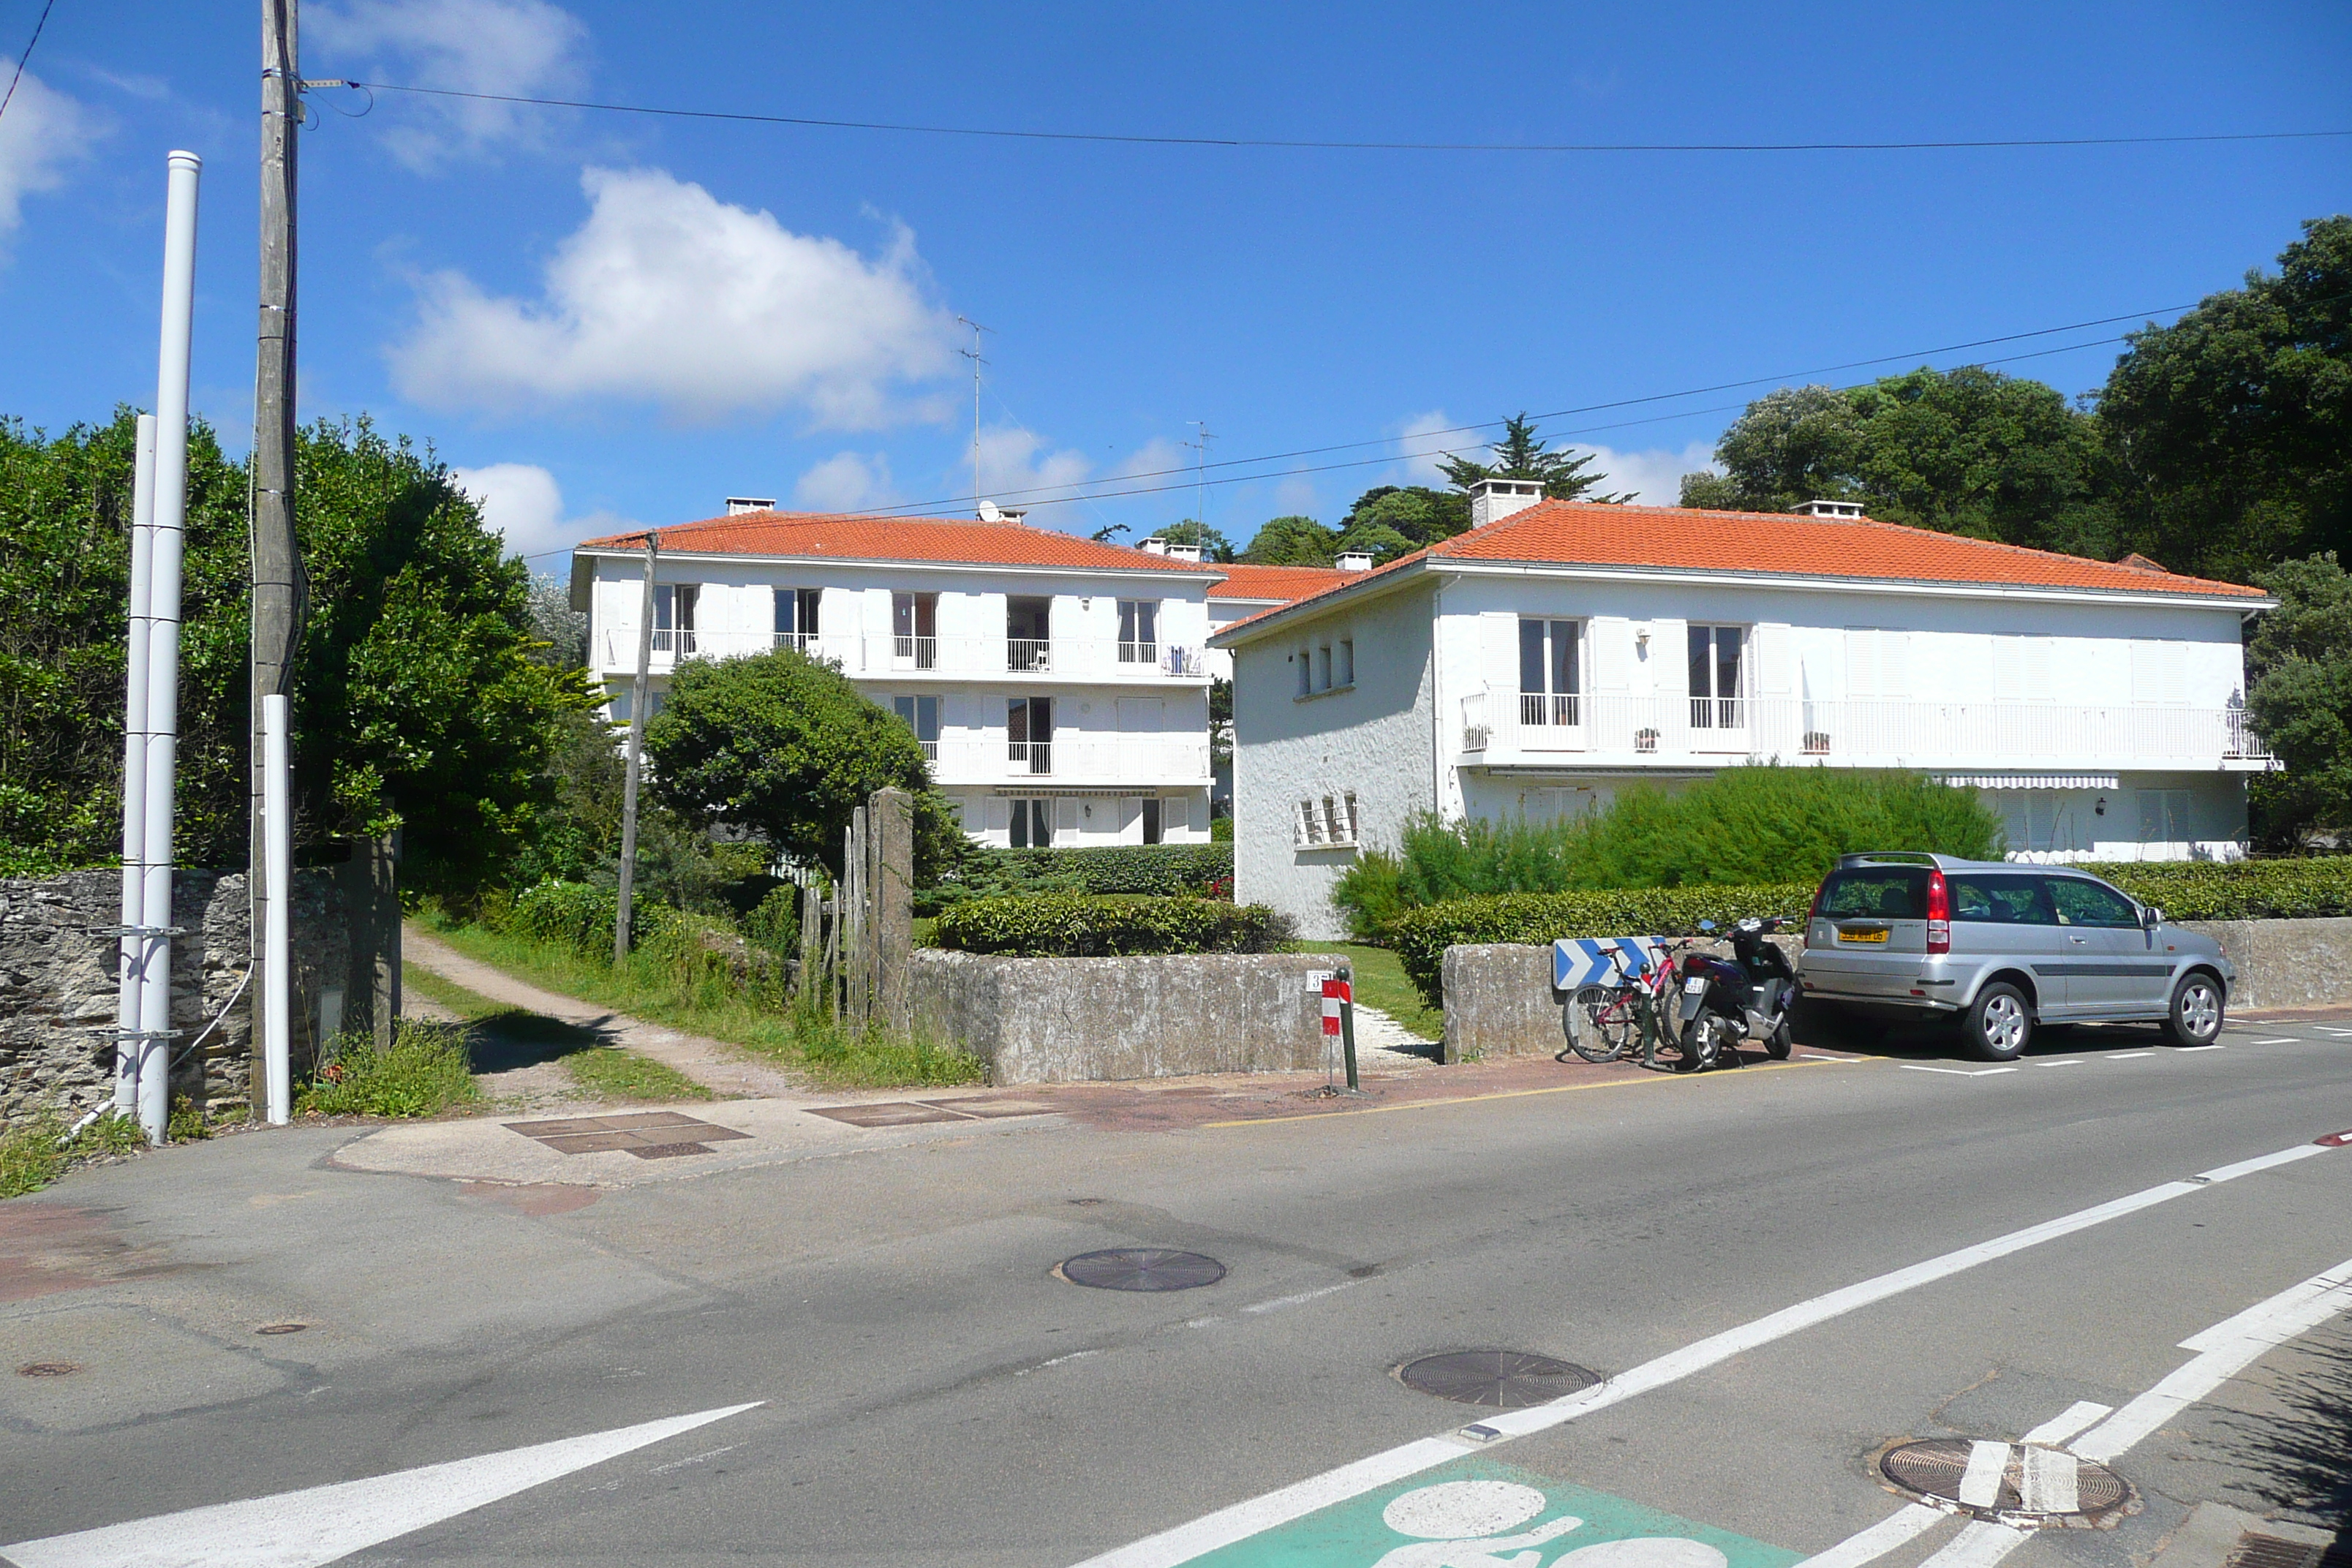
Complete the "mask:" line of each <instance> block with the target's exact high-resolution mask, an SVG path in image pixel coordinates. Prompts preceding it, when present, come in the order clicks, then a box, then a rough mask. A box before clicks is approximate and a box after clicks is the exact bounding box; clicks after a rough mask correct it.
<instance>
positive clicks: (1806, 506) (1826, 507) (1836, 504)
mask: <svg viewBox="0 0 2352 1568" xmlns="http://www.w3.org/2000/svg"><path fill="white" fill-rule="evenodd" d="M1795 510H1796V513H1797V515H1798V516H1799V517H1836V518H1843V519H1845V520H1846V521H1850V522H1853V521H1861V518H1862V503H1861V502H1860V501H1858V500H1809V501H1806V502H1804V503H1803V504H1801V505H1800V506H1798V507H1797V508H1796V509H1795Z"/></svg>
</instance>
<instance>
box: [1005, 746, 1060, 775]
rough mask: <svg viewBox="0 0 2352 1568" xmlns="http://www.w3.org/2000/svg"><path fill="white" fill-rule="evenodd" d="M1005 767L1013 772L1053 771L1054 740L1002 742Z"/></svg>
mask: <svg viewBox="0 0 2352 1568" xmlns="http://www.w3.org/2000/svg"><path fill="white" fill-rule="evenodd" d="M1004 761H1005V765H1006V767H1007V768H1008V769H1009V770H1010V771H1011V772H1013V773H1052V772H1053V771H1054V742H1051V741H1007V742H1004Z"/></svg>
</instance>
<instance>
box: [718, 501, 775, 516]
mask: <svg viewBox="0 0 2352 1568" xmlns="http://www.w3.org/2000/svg"><path fill="white" fill-rule="evenodd" d="M773 510H776V498H775V497H773V496H729V497H728V498H727V515H728V516H730V517H735V516H739V515H740V514H741V513H743V512H747V511H773Z"/></svg>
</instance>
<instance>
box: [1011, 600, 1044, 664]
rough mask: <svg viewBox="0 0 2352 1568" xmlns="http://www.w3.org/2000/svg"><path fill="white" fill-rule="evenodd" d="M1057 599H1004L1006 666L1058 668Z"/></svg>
mask: <svg viewBox="0 0 2352 1568" xmlns="http://www.w3.org/2000/svg"><path fill="white" fill-rule="evenodd" d="M1053 616H1054V601H1053V600H1051V599H1034V598H1008V599H1006V600H1005V601H1004V668H1007V669H1019V670H1032V669H1051V668H1054V643H1053V636H1054V633H1053Z"/></svg>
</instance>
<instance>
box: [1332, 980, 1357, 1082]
mask: <svg viewBox="0 0 2352 1568" xmlns="http://www.w3.org/2000/svg"><path fill="white" fill-rule="evenodd" d="M1323 1033H1324V1034H1325V1035H1326V1036H1327V1037H1328V1036H1331V1035H1337V1036H1339V1048H1340V1051H1341V1053H1342V1054H1343V1055H1344V1056H1345V1057H1346V1058H1347V1063H1348V1092H1349V1093H1350V1094H1357V1093H1360V1092H1362V1090H1361V1087H1360V1085H1359V1084H1358V1083H1357V1081H1356V993H1355V987H1354V986H1353V985H1352V984H1349V971H1348V969H1347V967H1346V966H1345V965H1344V964H1343V965H1341V966H1340V967H1339V969H1337V970H1335V971H1334V972H1333V973H1332V974H1331V977H1330V978H1329V979H1328V980H1326V981H1324V982H1323Z"/></svg>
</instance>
